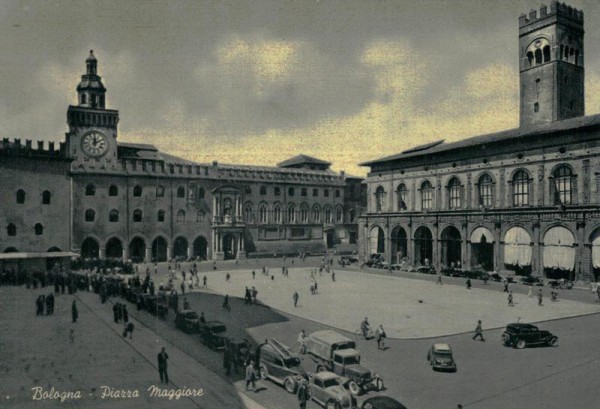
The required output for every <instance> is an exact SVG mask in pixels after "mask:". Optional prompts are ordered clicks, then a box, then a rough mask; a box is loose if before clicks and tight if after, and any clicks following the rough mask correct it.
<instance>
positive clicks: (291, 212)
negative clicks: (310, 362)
mask: <svg viewBox="0 0 600 409" xmlns="http://www.w3.org/2000/svg"><path fill="white" fill-rule="evenodd" d="M287 222H288V223H296V209H295V207H294V205H293V204H290V205H288V208H287Z"/></svg>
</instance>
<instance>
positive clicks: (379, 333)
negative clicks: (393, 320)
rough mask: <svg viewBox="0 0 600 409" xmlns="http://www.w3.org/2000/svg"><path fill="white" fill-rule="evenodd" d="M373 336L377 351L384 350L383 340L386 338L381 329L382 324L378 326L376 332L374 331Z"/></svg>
mask: <svg viewBox="0 0 600 409" xmlns="http://www.w3.org/2000/svg"><path fill="white" fill-rule="evenodd" d="M375 336H376V337H377V349H380V350H385V346H384V341H383V340H384V339H385V337H387V334H386V333H385V330H384V329H383V324H380V325H379V328H377V331H375Z"/></svg>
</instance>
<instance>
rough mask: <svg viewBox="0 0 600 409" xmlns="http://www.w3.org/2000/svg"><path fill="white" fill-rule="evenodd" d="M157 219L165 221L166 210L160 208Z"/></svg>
mask: <svg viewBox="0 0 600 409" xmlns="http://www.w3.org/2000/svg"><path fill="white" fill-rule="evenodd" d="M156 221H158V222H164V221H165V211H164V210H159V211H158V214H157V216H156Z"/></svg>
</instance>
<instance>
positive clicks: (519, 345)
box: [516, 339, 527, 349]
mask: <svg viewBox="0 0 600 409" xmlns="http://www.w3.org/2000/svg"><path fill="white" fill-rule="evenodd" d="M525 345H527V343H526V342H525V340H524V339H520V340H518V341H517V345H516V347H517V349H523V348H525Z"/></svg>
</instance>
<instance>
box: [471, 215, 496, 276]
mask: <svg viewBox="0 0 600 409" xmlns="http://www.w3.org/2000/svg"><path fill="white" fill-rule="evenodd" d="M495 241H496V240H495V238H494V234H493V233H492V231H491V230H490V229H488V228H487V227H485V226H477V227H475V228H474V229H472V230H471V233H470V235H469V242H470V246H471V266H473V268H476V269H479V268H481V269H483V270H484V271H493V270H494V243H495Z"/></svg>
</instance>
